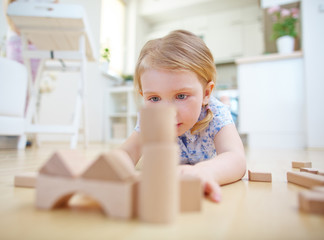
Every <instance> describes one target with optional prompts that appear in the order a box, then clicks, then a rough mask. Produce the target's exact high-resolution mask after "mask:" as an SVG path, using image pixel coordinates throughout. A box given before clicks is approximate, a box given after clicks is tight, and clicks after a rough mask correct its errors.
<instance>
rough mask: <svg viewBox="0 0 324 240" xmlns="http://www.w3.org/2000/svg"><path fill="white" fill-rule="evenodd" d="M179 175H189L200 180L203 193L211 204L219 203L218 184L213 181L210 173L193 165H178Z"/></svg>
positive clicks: (219, 191) (219, 190)
mask: <svg viewBox="0 0 324 240" xmlns="http://www.w3.org/2000/svg"><path fill="white" fill-rule="evenodd" d="M179 173H180V175H190V176H195V177H198V178H200V179H201V182H202V185H203V189H204V193H205V195H207V196H208V198H209V199H210V200H212V201H213V202H220V201H221V198H222V197H221V189H220V186H219V184H218V183H217V182H216V181H215V180H214V178H213V176H211V174H210V173H208V172H205V171H203V169H200V168H199V167H198V166H196V165H194V166H192V165H180V166H179Z"/></svg>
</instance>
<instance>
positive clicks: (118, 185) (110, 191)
mask: <svg viewBox="0 0 324 240" xmlns="http://www.w3.org/2000/svg"><path fill="white" fill-rule="evenodd" d="M136 192H137V181H132V182H112V181H97V180H90V179H81V178H77V179H73V178H72V179H71V178H64V177H53V176H49V175H44V174H40V175H39V176H38V178H37V183H36V206H37V207H38V208H41V209H48V210H49V209H54V208H57V207H61V206H64V205H66V204H67V203H68V201H69V199H70V198H71V197H72V196H73V195H74V194H75V193H83V194H85V195H87V196H89V197H91V198H92V199H94V200H95V201H97V202H98V204H99V205H100V206H101V208H102V209H103V211H104V213H105V214H106V215H107V216H109V217H113V218H122V219H129V218H131V217H134V215H135V209H136V208H135V202H136Z"/></svg>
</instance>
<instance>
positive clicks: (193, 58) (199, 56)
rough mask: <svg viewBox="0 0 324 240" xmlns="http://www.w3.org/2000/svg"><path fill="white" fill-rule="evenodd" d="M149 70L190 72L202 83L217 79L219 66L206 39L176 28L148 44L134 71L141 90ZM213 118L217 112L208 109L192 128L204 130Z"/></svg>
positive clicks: (135, 80) (135, 82) (192, 130)
mask: <svg viewBox="0 0 324 240" xmlns="http://www.w3.org/2000/svg"><path fill="white" fill-rule="evenodd" d="M147 69H163V70H172V71H190V72H194V73H195V74H196V75H197V77H198V79H199V80H200V81H201V82H202V83H209V82H211V81H213V82H214V83H215V82H216V67H215V63H214V58H213V55H212V54H211V52H210V50H209V48H208V47H207V46H206V44H205V43H204V41H203V40H202V39H200V38H199V37H198V36H196V35H194V34H192V33H190V32H188V31H185V30H176V31H173V32H171V33H169V34H168V35H166V36H165V37H163V38H158V39H154V40H150V41H148V42H147V43H146V44H145V45H144V47H143V48H142V51H141V53H140V56H139V58H138V61H137V64H136V68H135V74H134V84H135V87H136V89H137V90H138V91H139V92H142V85H141V75H142V74H143V72H144V71H145V70H147ZM212 119H213V113H212V112H211V110H210V109H208V108H207V114H206V117H205V118H204V119H202V120H200V121H199V122H197V123H196V124H195V125H194V126H193V127H192V129H191V133H194V132H197V131H201V130H203V129H204V128H206V127H207V126H208V124H209V122H210V121H211V120H212Z"/></svg>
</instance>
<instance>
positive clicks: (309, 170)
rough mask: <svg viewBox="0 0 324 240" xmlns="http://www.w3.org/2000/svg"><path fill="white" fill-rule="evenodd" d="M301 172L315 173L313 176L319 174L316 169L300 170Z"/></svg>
mask: <svg viewBox="0 0 324 240" xmlns="http://www.w3.org/2000/svg"><path fill="white" fill-rule="evenodd" d="M300 171H301V172H309V173H313V174H317V173H318V170H317V169H314V168H300Z"/></svg>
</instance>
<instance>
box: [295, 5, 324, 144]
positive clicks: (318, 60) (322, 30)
mask: <svg viewBox="0 0 324 240" xmlns="http://www.w3.org/2000/svg"><path fill="white" fill-rule="evenodd" d="M301 8H302V29H303V38H302V40H303V52H304V62H305V65H304V67H305V87H306V116H307V117H306V129H307V147H315V148H323V147H324V111H323V109H324V108H323V103H324V94H323V93H324V27H323V23H324V0H303V1H302V7H301Z"/></svg>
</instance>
